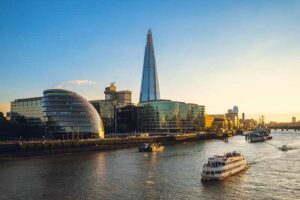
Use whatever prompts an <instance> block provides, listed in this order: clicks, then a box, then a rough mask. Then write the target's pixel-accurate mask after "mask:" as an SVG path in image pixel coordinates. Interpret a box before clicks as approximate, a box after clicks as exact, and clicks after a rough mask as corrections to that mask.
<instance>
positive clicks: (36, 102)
mask: <svg viewBox="0 0 300 200" xmlns="http://www.w3.org/2000/svg"><path fill="white" fill-rule="evenodd" d="M10 105H11V111H10V119H11V120H12V121H18V120H20V119H21V118H24V120H26V121H27V122H28V124H30V125H33V126H41V125H43V122H44V121H45V119H44V116H43V108H42V97H33V98H26V99H16V100H14V101H13V102H11V104H10Z"/></svg>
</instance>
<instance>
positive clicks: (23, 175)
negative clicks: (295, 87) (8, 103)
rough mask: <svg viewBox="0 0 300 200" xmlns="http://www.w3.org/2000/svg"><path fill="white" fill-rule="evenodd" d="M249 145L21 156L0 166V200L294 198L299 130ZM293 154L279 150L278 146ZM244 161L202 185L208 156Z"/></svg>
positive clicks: (299, 177)
mask: <svg viewBox="0 0 300 200" xmlns="http://www.w3.org/2000/svg"><path fill="white" fill-rule="evenodd" d="M271 135H272V136H273V139H272V140H270V141H267V142H264V143H248V142H246V141H245V138H244V137H243V136H235V137H233V138H230V139H229V142H228V143H225V142H223V141H221V140H206V141H198V142H191V143H183V144H176V145H168V146H165V149H164V151H163V152H156V153H139V152H138V150H137V149H136V148H132V149H126V150H118V151H107V152H85V153H79V154H61V155H51V156H39V157H26V158H18V159H15V160H10V161H5V162H4V161H3V162H0V199H2V200H4V199H49V200H50V199H51V200H53V199H228V200H229V199H285V200H286V199H300V132H295V131H288V132H281V131H278V132H274V131H273V132H272V133H271ZM284 144H286V145H288V147H291V149H290V150H289V151H287V152H283V151H281V150H280V149H279V147H281V146H282V145H284ZM234 150H236V151H239V152H241V153H242V154H244V155H245V157H246V159H247V160H248V162H249V163H250V168H249V169H247V170H246V171H243V172H241V173H239V174H237V175H235V176H232V177H230V178H228V179H225V180H223V181H219V182H218V181H213V182H208V183H202V182H201V181H200V179H201V175H200V173H201V170H202V165H203V164H204V163H205V162H206V161H207V159H208V157H209V156H212V155H214V154H223V153H225V152H227V151H234Z"/></svg>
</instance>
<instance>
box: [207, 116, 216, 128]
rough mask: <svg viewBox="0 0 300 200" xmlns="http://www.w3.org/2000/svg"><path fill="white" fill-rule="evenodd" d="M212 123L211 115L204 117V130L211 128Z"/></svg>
mask: <svg viewBox="0 0 300 200" xmlns="http://www.w3.org/2000/svg"><path fill="white" fill-rule="evenodd" d="M213 122H214V117H213V116H211V115H207V114H206V115H205V128H211V127H212V125H213Z"/></svg>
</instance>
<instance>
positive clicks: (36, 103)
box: [10, 89, 104, 138]
mask: <svg viewBox="0 0 300 200" xmlns="http://www.w3.org/2000/svg"><path fill="white" fill-rule="evenodd" d="M10 115H11V120H12V121H18V120H20V119H21V120H25V121H26V123H28V124H30V125H33V126H41V127H43V128H44V129H45V131H46V132H47V133H48V137H51V138H63V137H64V136H65V138H67V137H68V136H69V138H71V135H73V136H74V135H76V136H77V137H96V138H98V137H104V130H103V124H102V121H101V118H100V116H99V115H98V113H97V112H96V110H95V109H94V107H93V106H92V105H91V104H90V103H89V102H88V101H87V100H86V99H84V98H83V97H81V96H80V95H78V94H76V93H75V92H71V91H68V90H61V89H52V90H45V91H44V92H43V97H35V98H27V99H17V100H15V101H13V102H11V112H10Z"/></svg>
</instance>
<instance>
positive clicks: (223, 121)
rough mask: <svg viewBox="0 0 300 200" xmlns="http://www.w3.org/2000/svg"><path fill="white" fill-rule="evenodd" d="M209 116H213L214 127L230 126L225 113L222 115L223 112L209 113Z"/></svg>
mask: <svg viewBox="0 0 300 200" xmlns="http://www.w3.org/2000/svg"><path fill="white" fill-rule="evenodd" d="M210 116H211V117H213V118H214V121H213V123H212V126H213V127H214V128H215V129H219V130H221V129H224V130H228V129H229V128H230V122H229V121H228V119H227V117H226V115H224V114H213V115H210Z"/></svg>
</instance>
